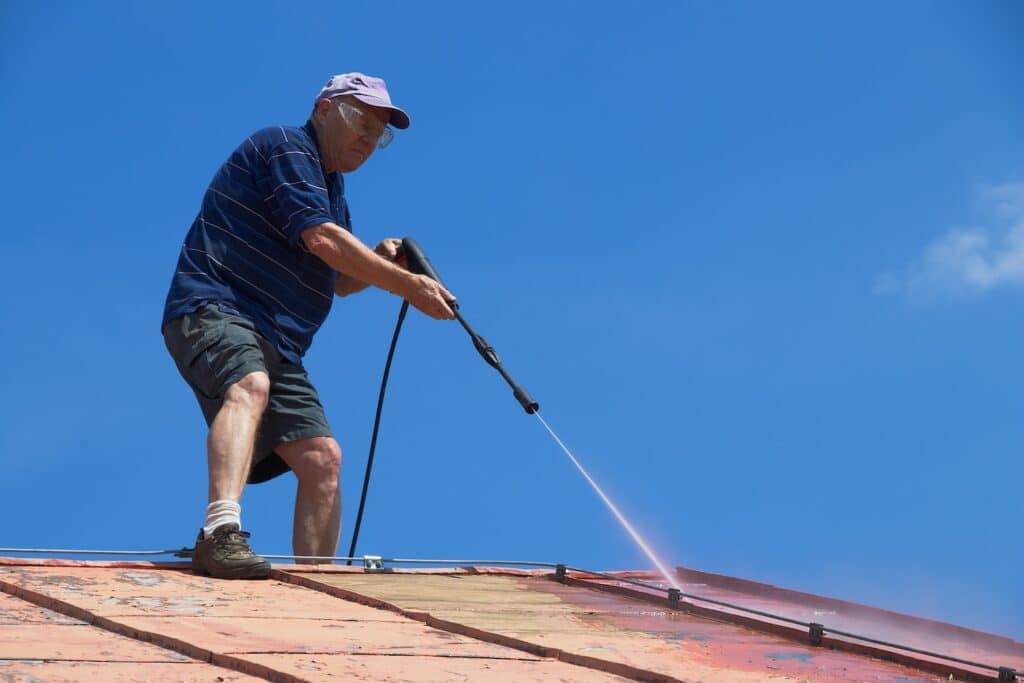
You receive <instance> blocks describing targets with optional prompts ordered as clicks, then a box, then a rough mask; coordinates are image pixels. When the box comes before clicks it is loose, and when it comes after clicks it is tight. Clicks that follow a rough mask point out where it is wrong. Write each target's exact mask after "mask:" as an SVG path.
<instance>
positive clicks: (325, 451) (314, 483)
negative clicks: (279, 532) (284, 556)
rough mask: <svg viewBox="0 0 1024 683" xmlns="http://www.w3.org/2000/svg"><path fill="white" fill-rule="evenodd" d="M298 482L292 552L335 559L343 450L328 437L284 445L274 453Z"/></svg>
mask: <svg viewBox="0 0 1024 683" xmlns="http://www.w3.org/2000/svg"><path fill="white" fill-rule="evenodd" d="M275 450H276V452H277V454H278V455H280V456H281V458H282V459H283V460H284V461H285V462H286V463H288V466H289V467H291V468H292V471H293V472H295V476H296V477H297V478H298V480H299V486H298V491H297V492H296V494H295V522H294V525H293V527H292V548H293V550H294V552H295V554H296V555H316V556H334V555H335V554H336V553H337V551H338V534H339V532H340V531H341V488H340V487H339V486H338V474H339V472H340V471H341V447H340V446H339V445H338V442H337V441H335V440H334V439H333V438H331V437H329V436H317V437H313V438H310V439H300V440H298V441H289V442H286V443H282V444H280V445H278V446H277V448H276V449H275Z"/></svg>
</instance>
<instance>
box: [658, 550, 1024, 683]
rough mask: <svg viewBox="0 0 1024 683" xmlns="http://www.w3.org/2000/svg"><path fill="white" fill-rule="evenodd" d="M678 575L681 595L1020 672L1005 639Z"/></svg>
mask: <svg viewBox="0 0 1024 683" xmlns="http://www.w3.org/2000/svg"><path fill="white" fill-rule="evenodd" d="M676 573H677V575H678V577H679V578H680V579H681V580H682V582H683V583H682V588H683V590H684V592H689V593H694V594H697V595H700V596H702V597H708V598H713V599H717V600H721V601H725V602H732V603H736V604H740V605H743V606H745V607H751V608H754V609H760V610H764V611H767V612H771V613H774V614H779V615H781V616H785V617H789V618H792V619H798V620H801V621H807V622H812V621H813V622H819V623H822V624H823V625H825V626H826V629H828V628H831V629H835V630H840V631H846V632H848V633H856V634H859V635H867V636H870V637H872V638H874V639H876V640H885V641H889V642H893V643H895V644H899V645H903V646H909V647H914V648H919V649H925V650H930V651H938V652H941V653H942V654H946V655H951V656H954V657H959V658H962V659H969V660H973V661H981V662H987V663H992V664H996V665H1000V666H1008V667H1012V668H1015V669H1017V670H1024V643H1020V642H1017V641H1014V640H1013V639H1011V638H1007V637H1004V636H998V635H994V634H991V633H984V632H981V631H975V630H972V629H968V628H964V627H962V626H955V625H953V624H946V623H943V622H939V621H933V620H930V619H923V618H920V617H914V616H910V615H906V614H899V613H897V612H891V611H889V610H884V609H878V608H876V607H870V606H867V605H861V604H858V603H854V602H849V601H846V600H837V599H835V598H828V597H822V596H819V595H813V594H810V593H803V592H799V591H793V590H788V589H785V588H779V587H777V586H772V585H770V584H765V583H758V582H755V581H748V580H745V579H736V578H732V577H728V576H722V575H720V574H712V573H709V572H701V571H696V570H693V569H686V568H683V567H679V568H677V570H676ZM647 578H648V579H651V578H653V575H650V574H647ZM655 580H656V579H655Z"/></svg>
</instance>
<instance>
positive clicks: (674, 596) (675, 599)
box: [668, 588, 682, 607]
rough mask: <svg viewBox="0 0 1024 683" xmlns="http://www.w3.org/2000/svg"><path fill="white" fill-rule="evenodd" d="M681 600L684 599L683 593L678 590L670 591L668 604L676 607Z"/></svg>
mask: <svg viewBox="0 0 1024 683" xmlns="http://www.w3.org/2000/svg"><path fill="white" fill-rule="evenodd" d="M680 598H682V593H681V592H680V591H679V589H678V588H669V589H668V604H670V605H672V606H673V607H674V606H676V605H678V604H679V600H680Z"/></svg>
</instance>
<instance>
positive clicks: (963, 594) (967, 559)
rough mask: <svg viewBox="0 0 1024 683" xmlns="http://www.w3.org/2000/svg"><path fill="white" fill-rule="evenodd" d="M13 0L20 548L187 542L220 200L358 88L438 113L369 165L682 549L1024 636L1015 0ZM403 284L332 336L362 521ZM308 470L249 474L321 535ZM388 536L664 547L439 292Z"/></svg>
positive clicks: (7, 300) (196, 491)
mask: <svg viewBox="0 0 1024 683" xmlns="http://www.w3.org/2000/svg"><path fill="white" fill-rule="evenodd" d="M260 5H261V3H240V2H239V3H206V2H204V3H170V4H168V3H124V4H122V5H110V4H103V3H70V2H66V3H56V2H55V3H34V2H6V3H3V4H2V5H0V85H2V93H3V94H2V96H0V127H2V130H3V131H4V141H3V147H4V152H3V159H4V173H3V183H2V186H0V200H2V206H3V207H4V208H3V210H4V218H3V224H4V228H5V229H4V241H3V254H4V259H3V261H4V267H3V268H2V269H0V311H2V315H3V327H4V334H3V335H2V337H0V355H2V358H3V361H4V363H3V382H2V384H3V387H4V391H3V392H2V393H0V459H2V464H3V468H2V469H3V475H2V482H3V483H2V486H0V519H2V520H3V522H2V525H0V529H2V533H0V545H3V546H19V547H20V546H33V547H108V548H109V547H114V548H134V549H146V548H165V547H181V546H183V545H191V543H192V541H193V539H194V537H195V533H196V530H197V528H198V526H199V525H200V523H201V521H202V515H203V510H204V505H205V502H206V500H205V497H206V484H205V452H204V435H205V425H204V423H203V422H202V419H201V416H200V413H199V410H198V407H197V406H196V405H195V403H194V401H193V399H192V397H191V394H190V393H189V391H188V389H187V388H186V386H185V384H184V383H183V382H182V381H181V380H180V378H179V377H178V375H177V373H176V371H175V369H174V366H173V364H172V362H171V361H170V359H169V358H168V356H167V355H166V352H165V350H164V348H163V343H162V340H161V338H160V335H159V330H158V328H159V321H160V315H161V310H162V306H163V300H164V295H165V293H166V288H167V285H168V282H169V278H170V275H171V272H172V270H173V268H174V264H175V259H176V257H177V252H178V248H179V245H180V242H181V240H182V238H183V236H184V234H185V231H186V230H187V228H188V226H189V224H190V223H191V221H192V219H193V217H194V215H195V213H196V210H197V208H198V205H199V201H200V198H201V196H202V193H203V190H204V188H205V186H206V184H207V182H208V181H209V179H210V178H211V176H212V175H213V173H214V171H215V170H216V168H217V166H218V165H219V164H220V163H221V162H222V161H223V160H224V159H225V157H226V156H227V154H228V153H229V152H230V151H231V150H232V149H233V148H234V147H235V145H237V144H238V143H239V142H240V141H241V140H242V139H243V138H244V137H245V136H246V135H248V134H249V133H251V132H252V131H253V130H255V129H257V128H260V127H263V126H265V125H270V124H301V123H302V122H304V121H305V117H306V115H307V113H308V111H309V109H310V107H311V104H312V98H313V95H314V94H315V93H316V92H317V90H318V89H319V88H320V87H321V86H322V85H323V83H324V82H325V81H326V80H327V78H328V77H329V76H330V75H332V74H334V73H339V72H343V71H350V70H360V71H365V72H367V73H370V74H374V75H379V76H382V77H384V78H386V79H387V80H388V83H389V85H390V87H391V90H392V94H393V96H394V98H395V101H396V102H397V103H399V104H400V105H402V106H404V107H405V108H407V110H408V111H409V112H410V114H411V115H412V119H413V125H412V127H411V129H409V130H408V131H406V132H401V133H400V134H399V135H398V138H397V140H396V142H395V143H394V144H393V145H392V146H391V147H390V148H388V149H387V150H385V151H384V152H380V153H378V154H377V155H376V156H375V157H374V158H372V159H371V160H370V161H369V162H368V163H367V165H366V166H364V167H363V168H362V169H360V170H359V171H358V172H356V173H355V174H353V175H351V176H350V177H349V179H348V197H349V202H350V204H351V207H352V212H353V216H354V224H355V229H356V232H357V234H358V235H360V236H362V237H363V239H364V240H365V241H367V242H370V243H375V242H376V241H378V240H380V239H382V238H384V237H387V236H404V235H413V236H415V237H416V238H417V239H418V240H419V242H420V243H421V244H422V245H423V246H424V247H425V248H426V249H427V250H428V253H429V254H430V255H431V257H432V259H433V261H434V263H435V265H436V266H437V267H438V269H439V270H440V272H441V274H442V276H443V277H444V278H445V280H446V281H447V284H448V285H449V286H450V288H451V289H452V290H453V291H454V292H455V293H456V294H457V295H458V297H459V299H460V301H461V303H462V310H463V312H464V313H465V314H466V316H467V317H468V319H469V320H470V321H471V322H472V323H473V324H474V326H475V327H477V329H478V330H479V331H480V332H481V333H482V334H484V336H486V337H487V338H488V339H489V340H490V341H491V342H492V343H493V344H494V346H495V347H496V348H497V349H498V351H499V352H500V353H501V355H502V357H503V359H504V360H505V363H506V365H507V367H508V368H509V370H510V371H511V372H512V374H513V375H514V376H515V377H516V378H517V379H518V380H519V381H520V382H521V383H522V384H523V385H524V386H525V387H526V388H527V389H528V390H529V391H530V392H531V393H533V395H534V396H535V397H536V398H537V399H538V400H539V401H540V403H541V411H542V414H543V415H544V416H545V417H546V418H547V420H548V421H549V422H550V423H551V424H552V426H553V427H554V428H555V430H557V431H558V432H559V433H560V434H561V436H562V438H563V439H564V440H565V441H566V442H567V443H568V444H569V446H570V447H571V448H573V449H574V451H575V452H576V453H577V455H578V456H579V457H580V458H581V460H582V461H583V462H584V464H585V465H586V466H587V467H588V468H589V469H590V470H591V472H592V473H593V475H594V476H595V478H596V479H597V480H598V481H599V482H600V483H601V484H602V485H603V486H604V487H605V488H606V490H607V491H608V493H609V494H610V495H611V497H612V498H613V500H615V501H616V502H617V503H618V504H619V506H620V507H621V508H622V509H623V511H624V512H625V513H626V514H627V516H629V517H630V519H631V520H632V521H633V522H634V524H635V525H636V526H637V528H638V529H640V530H641V532H642V533H644V534H645V535H646V536H647V537H648V538H649V539H650V541H651V543H652V544H653V546H654V547H655V548H657V549H658V551H659V552H660V553H661V554H662V555H663V556H664V557H665V560H666V561H667V562H670V563H673V564H681V565H685V566H689V567H694V568H698V569H705V570H710V571H716V572H722V573H726V574H731V575H737V576H743V577H747V578H751V579H757V580H762V581H768V582H773V583H778V584H781V585H785V586H789V587H795V588H799V589H804V590H808V591H813V592H818V593H823V594H826V595H834V596H839V597H844V598H848V599H852V600H858V601H864V602H868V603H871V604H875V605H879V606H882V607H887V608H890V609H894V610H899V611H903V612H910V613H913V614H920V615H925V616H929V617H934V618H938V619H943V620H947V621H953V622H956V623H960V624H963V625H967V626H973V627H977V628H982V629H986V630H990V631H995V632H998V633H1003V634H1008V635H1014V636H1016V637H1017V638H1024V616H1022V615H1024V584H1022V582H1021V579H1020V576H1021V572H1020V568H1021V566H1022V564H1024V551H1022V545H1021V522H1022V520H1024V495H1022V493H1024V489H1022V474H1024V465H1022V460H1021V454H1022V446H1024V401H1022V374H1024V373H1022V371H1024V359H1022V353H1024V319H1022V316H1021V309H1022V303H1024V300H1022V296H1024V288H1022V285H1024V137H1022V133H1024V124H1022V121H1024V87H1022V83H1024V47H1022V46H1024V41H1022V40H1021V37H1022V35H1024V7H1022V5H1021V4H1020V3H1017V2H971V3H965V2H915V1H908V2H900V3H887V2H867V3H863V2H858V3H848V4H846V5H841V4H837V3H824V4H823V3H815V2H809V3H794V2H785V3H763V2H751V3H733V2H706V3H692V2H686V3H683V2H666V3H639V4H628V3H627V4H622V3H615V4H606V3H588V4H587V5H586V8H585V10H584V9H583V7H584V6H583V5H582V4H579V3H563V4H559V3H521V2H519V3H512V4H508V3H501V4H498V5H496V4H494V3H470V2H444V3H414V2H405V3H388V2H373V3H336V2H323V3H319V4H317V3H311V4H301V3H288V4H287V5H280V4H273V5H271V4H267V5H265V6H260ZM398 308H399V302H398V301H397V300H396V299H395V298H393V297H391V296H390V295H387V294H384V293H382V292H379V291H370V292H366V293H364V294H361V295H359V296H357V297H354V298H350V299H347V300H339V301H338V302H337V303H336V305H335V308H334V311H333V313H332V315H331V317H330V318H329V319H328V321H327V323H326V325H325V326H324V328H323V329H322V330H321V332H320V334H319V336H318V337H317V339H316V341H315V343H314V346H313V348H312V350H311V352H310V353H309V355H308V356H307V363H306V364H307V366H308V368H309V370H310V374H311V376H312V378H313V380H314V382H315V383H316V384H317V386H318V388H319V389H320V393H321V397H322V399H323V402H324V404H325V407H326V410H327V414H328V417H329V418H330V419H331V421H332V424H333V426H334V428H335V430H336V432H337V436H338V438H339V440H340V442H341V444H342V446H343V448H344V449H345V461H344V466H343V474H342V479H343V485H344V491H345V496H346V509H345V512H346V514H345V521H344V530H343V535H342V546H343V548H342V549H343V550H345V549H347V546H348V540H349V537H350V533H351V524H352V522H353V520H354V511H355V504H356V502H357V501H358V494H359V487H360V484H361V480H362V473H363V466H364V464H365V458H366V451H367V446H368V443H369V435H370V428H371V424H372V418H373V409H374V406H375V401H376V391H377V387H378V383H379V379H380V372H381V369H382V367H383V362H384V357H385V353H386V350H387V344H388V342H389V340H390V336H391V332H392V329H393V325H394V319H395V316H396V314H397V311H398ZM293 491H294V483H293V481H292V480H291V478H290V477H283V478H280V479H279V480H277V481H275V482H273V483H271V484H267V485H263V486H260V487H250V488H249V489H248V490H247V492H246V494H245V497H244V498H243V513H242V516H243V524H244V526H245V527H246V528H248V529H250V530H251V531H252V532H253V539H252V541H253V543H254V546H255V548H256V549H257V550H258V551H263V552H267V553H275V552H276V553H286V552H290V529H291V514H292V496H293ZM359 550H360V551H361V552H365V553H375V554H382V555H391V556H405V557H435V558H470V559H475V558H484V559H503V558H509V559H532V560H541V561H552V562H555V561H559V562H568V563H572V564H575V565H578V566H584V567H590V568H604V569H628V568H640V567H647V566H650V565H649V563H648V562H647V560H646V558H645V557H644V556H643V555H642V554H641V553H640V551H638V550H637V549H636V548H635V547H634V546H633V544H632V543H631V542H630V540H629V539H628V537H627V536H626V535H625V533H623V532H622V530H621V529H620V528H618V526H617V525H616V524H615V522H614V520H613V519H612V517H611V516H610V515H609V514H608V512H607V511H606V510H605V509H604V507H603V506H602V504H601V502H600V501H599V500H598V499H597V498H596V496H594V495H593V493H592V492H591V491H590V490H589V488H588V487H587V485H586V484H585V482H584V481H583V479H582V478H581V477H580V476H579V475H578V474H577V473H576V472H575V470H574V469H573V468H572V466H571V465H570V464H569V462H568V461H567V459H566V458H565V457H564V455H562V454H561V452H560V451H558V450H557V448H556V446H555V445H554V443H552V441H551V439H550V438H549V437H548V436H547V434H546V433H545V432H544V431H543V429H542V428H541V426H540V425H539V424H538V423H537V422H536V420H535V419H533V418H531V417H528V416H526V415H525V414H524V413H523V412H522V411H521V409H520V408H519V406H518V404H517V403H516V402H515V401H514V400H513V398H512V396H511V394H510V391H509V390H508V389H507V387H506V386H505V385H504V384H503V382H502V381H501V379H500V377H498V375H497V374H496V373H494V371H493V370H491V369H490V368H489V367H487V366H486V365H485V364H484V363H483V362H482V361H481V360H480V359H479V358H478V357H477V356H476V355H475V352H474V351H473V349H472V347H471V346H470V344H469V341H468V339H467V338H466V336H465V335H464V333H463V332H462V330H461V329H460V328H459V327H458V326H457V325H456V324H454V323H441V322H434V321H430V320H427V319H426V318H425V317H423V316H422V315H420V314H416V313H414V314H411V315H410V319H409V321H408V322H407V324H406V328H405V331H404V333H403V337H402V339H401V341H400V343H399V349H398V354H397V358H396V361H395V365H394V368H393V374H392V384H391V388H390V394H389V397H388V402H387V405H386V408H385V415H384V424H383V430H382V435H381V440H380V444H379V450H378V460H377V465H376V469H375V475H374V480H373V485H372V489H371V497H370V501H369V505H368V510H367V518H366V521H365V524H364V529H363V533H362V537H361V539H360V547H359Z"/></svg>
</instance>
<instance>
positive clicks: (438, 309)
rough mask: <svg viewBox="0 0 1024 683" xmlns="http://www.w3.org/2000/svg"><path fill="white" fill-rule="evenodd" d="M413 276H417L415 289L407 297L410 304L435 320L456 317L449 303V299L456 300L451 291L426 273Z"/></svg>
mask: <svg viewBox="0 0 1024 683" xmlns="http://www.w3.org/2000/svg"><path fill="white" fill-rule="evenodd" d="M413 277H414V278H416V282H415V284H414V289H413V291H412V292H411V293H409V294H408V295H407V296H406V297H405V298H406V300H407V301H408V302H409V303H410V304H412V305H413V306H415V307H416V308H417V309H419V310H420V311H421V312H423V313H425V314H426V315H429V316H430V317H431V318H434V319H435V320H451V319H452V318H454V317H455V311H454V310H452V307H451V306H449V305H448V302H449V301H451V302H454V301H455V297H454V296H452V293H451V292H449V291H448V290H447V289H445V288H444V287H442V286H441V284H440V283H439V282H437V281H436V280H431V279H430V278H429V277H427V276H426V275H413Z"/></svg>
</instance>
